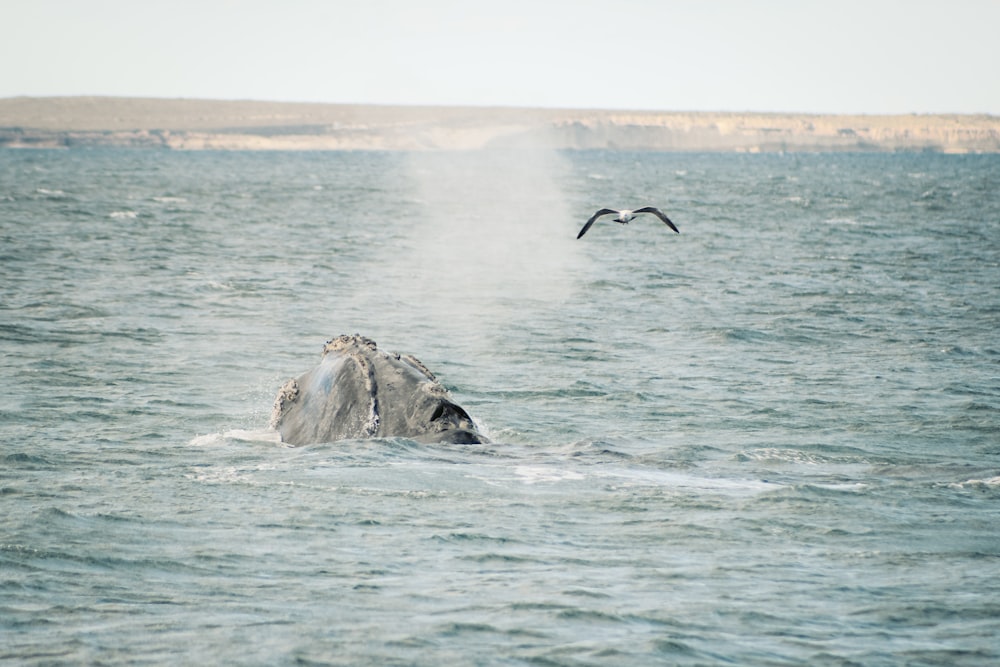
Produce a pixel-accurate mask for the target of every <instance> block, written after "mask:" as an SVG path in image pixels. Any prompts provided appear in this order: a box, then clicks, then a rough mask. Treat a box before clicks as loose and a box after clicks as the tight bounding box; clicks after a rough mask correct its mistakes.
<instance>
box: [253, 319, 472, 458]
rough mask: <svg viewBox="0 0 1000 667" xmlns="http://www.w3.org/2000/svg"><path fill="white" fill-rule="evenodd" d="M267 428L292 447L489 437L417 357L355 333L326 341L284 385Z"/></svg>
mask: <svg viewBox="0 0 1000 667" xmlns="http://www.w3.org/2000/svg"><path fill="white" fill-rule="evenodd" d="M271 427H272V428H274V429H275V430H276V431H278V433H279V434H280V435H281V440H282V442H285V443H288V444H291V445H308V444H315V443H321V442H333V441H337V440H348V439H360V438H390V437H403V438H411V439H414V440H418V441H422V442H449V443H459V444H479V443H485V442H488V439H487V438H486V437H485V436H484V435H483V434H482V433H480V431H479V428H478V426H477V425H476V424H475V422H474V421H473V419H472V417H470V416H469V413H468V412H466V411H465V409H463V408H462V407H461V406H460V405H458V404H457V403H455V402H454V400H452V398H451V395H450V394H449V393H448V391H447V389H445V388H444V386H442V385H441V383H439V382H438V381H437V379H436V378H435V377H434V374H433V373H431V372H430V370H428V368H427V367H426V366H424V365H423V364H422V363H421V362H420V361H419V360H417V359H416V358H415V357H413V356H412V355H400V354H395V353H390V352H385V351H383V350H381V349H379V348H378V346H377V345H376V343H375V341H373V340H371V339H370V338H365V337H364V336H361V335H360V334H355V335H353V336H348V335H344V336H339V337H337V338H334V339H332V340H329V341H327V342H326V344H325V345H324V346H323V357H322V359H321V361H320V364H319V365H318V366H316V367H315V368H313V369H312V370H310V371H308V372H306V373H304V374H302V375H300V376H299V377H297V378H295V379H293V380H289V381H288V382H286V383H285V384H284V385H282V387H281V389H279V390H278V395H277V397H276V398H275V400H274V411H273V413H272V415H271Z"/></svg>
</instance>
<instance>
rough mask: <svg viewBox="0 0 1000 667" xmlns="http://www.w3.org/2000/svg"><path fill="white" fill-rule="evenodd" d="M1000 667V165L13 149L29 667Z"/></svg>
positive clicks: (11, 385) (8, 377) (8, 250)
mask: <svg viewBox="0 0 1000 667" xmlns="http://www.w3.org/2000/svg"><path fill="white" fill-rule="evenodd" d="M640 205H654V206H659V207H660V208H662V209H663V210H664V211H665V212H666V213H667V214H668V215H669V216H670V217H671V219H672V220H673V221H674V222H675V223H676V224H677V225H678V227H679V228H680V230H681V233H680V234H674V233H673V232H671V231H670V230H669V229H668V228H667V227H666V226H665V225H663V224H662V223H661V222H660V221H659V220H657V219H656V218H654V217H652V216H648V215H647V216H640V217H639V218H637V219H636V220H634V221H633V222H632V223H631V224H629V225H627V226H621V225H618V224H616V223H614V222H613V221H611V220H610V219H609V218H604V219H602V220H601V221H599V222H598V223H597V224H595V226H594V227H593V228H592V229H591V230H590V231H589V232H588V234H587V235H586V236H585V237H584V238H583V239H581V240H577V239H576V234H577V232H578V231H579V229H580V227H581V226H582V224H583V222H584V221H586V219H587V218H588V217H589V216H590V214H591V213H592V212H593V211H595V210H596V209H598V208H600V207H606V206H607V207H613V208H635V207H638V206H640ZM355 332H357V333H361V334H363V335H366V336H369V337H371V338H373V339H375V340H376V341H378V343H379V345H380V346H381V347H383V348H385V349H387V350H392V351H396V352H402V353H410V354H413V355H415V356H416V357H418V358H419V359H420V360H421V361H423V362H424V363H425V364H426V365H427V366H428V367H429V368H430V369H432V370H433V371H434V372H435V373H436V374H437V376H438V378H439V379H440V380H442V381H443V382H444V383H445V385H446V386H447V387H448V388H449V389H450V390H451V392H452V394H453V396H454V398H455V399H456V400H457V401H458V402H459V403H460V404H461V405H463V406H464V407H465V408H466V409H467V410H468V411H469V412H470V413H471V414H472V415H473V416H474V417H475V418H476V419H477V421H478V422H479V423H480V424H481V425H482V427H483V429H484V430H485V431H486V432H487V433H488V434H489V436H490V437H491V439H492V443H491V444H488V445H472V446H464V445H426V444H418V443H416V442H412V441H408V440H403V439H390V440H371V441H351V442H337V443H328V444H322V445H313V446H306V447H298V448H293V447H287V446H284V445H283V444H281V443H280V442H278V440H277V438H276V437H275V436H274V434H273V433H272V432H270V431H268V427H267V425H268V417H269V414H270V410H271V404H272V400H273V397H274V395H275V393H276V391H277V389H278V387H279V386H280V385H281V383H282V382H283V381H284V380H286V379H287V378H289V377H293V376H295V375H298V374H300V373H302V372H303V371H305V370H307V369H309V368H311V367H312V366H313V365H315V364H316V363H317V362H318V360H319V357H320V352H321V348H322V345H323V343H324V341H325V340H327V339H329V338H331V337H333V336H336V335H339V334H343V333H355ZM998 661H1000V156H995V155H980V156H977V155H965V156H950V155H934V154H893V155H888V154H808V155H806V154H787V155H774V154H772V155H734V154H683V153H676V154H674V153H626V152H611V151H609V152H600V151H599V152H575V153H560V152H551V151H543V150H539V151H514V152H499V151H498V152H459V153H379V152H361V153H349V152H321V153H256V152H232V153H224V152H196V153H174V152H168V151H146V150H139V149H105V150H96V149H95V150H86V149H71V150H65V151H41V150H38V151H15V150H6V151H2V152H0V662H3V663H4V664H24V665H58V664H103V665H133V664H169V665H177V664H240V665H279V664H305V665H362V664H377V665H805V664H808V665H977V666H978V665H987V664H996V663H997V662H998Z"/></svg>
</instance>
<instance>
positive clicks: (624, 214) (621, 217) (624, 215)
mask: <svg viewBox="0 0 1000 667" xmlns="http://www.w3.org/2000/svg"><path fill="white" fill-rule="evenodd" d="M637 213H652V214H653V215H655V216H656V217H657V218H659V219H660V220H662V221H663V222H665V223H667V227H670V229H672V230H674V231H675V232H677V233H678V234H680V233H681V230H679V229H677V227H676V226H675V225H674V223H672V222H670V218H668V217H667V216H665V215H663V211H661V210H660V209H658V208H654V207H652V206H643V207H642V208H637V209H635V210H634V211H628V210H626V211H616V210H614V209H613V208H602V209H601V210H600V211H598V212H597V213H595V214H594V215H592V216H590V220H588V221H587V224H585V225H584V226H583V229H581V230H580V233H579V234H577V235H576V238H580V237H581V236H583V235H584V234H586V233H587V230H588V229H590V226H591V225H592V224H594V221H595V220H597V219H598V218H599V217H601V216H602V215H615V216H617V217H616V218H615V222H620V223H621V224H623V225H627V224H628V223H629V222H631V221H632V220H635V216H636V214H637Z"/></svg>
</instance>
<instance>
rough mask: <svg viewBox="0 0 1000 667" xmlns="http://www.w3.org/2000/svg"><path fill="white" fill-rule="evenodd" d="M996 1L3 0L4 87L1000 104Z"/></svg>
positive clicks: (777, 104) (461, 100)
mask: <svg viewBox="0 0 1000 667" xmlns="http://www.w3.org/2000/svg"><path fill="white" fill-rule="evenodd" d="M998 29H1000V0H940V1H931V0H824V1H819V2H817V1H812V0H788V1H784V0H774V1H771V2H768V1H764V0H760V1H757V2H753V1H750V0H689V1H674V2H671V1H669V0H574V1H571V0H483V1H481V2H476V1H475V0H465V1H458V0H455V1H449V0H350V1H348V0H331V1H326V2H323V1H320V0H274V1H271V2H265V1H263V0H169V1H168V2H167V1H159V0H0V97H11V96H16V95H34V96H41V95H124V96H149V97H188V98H218V99H256V100H278V101H303V102H306V101H308V102H359V103H387V104H397V103H401V104H472V105H505V106H532V107H590V108H612V109H620V108H624V109H656V110H672V111H684V110H692V111H789V112H818V113H855V112H861V113H911V112H916V113H945V112H958V113H991V114H998V115H1000V39H998V37H997V34H998Z"/></svg>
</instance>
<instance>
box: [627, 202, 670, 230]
mask: <svg viewBox="0 0 1000 667" xmlns="http://www.w3.org/2000/svg"><path fill="white" fill-rule="evenodd" d="M632 212H633V213H652V214H653V215H655V216H656V217H657V218H659V219H660V220H662V221H663V222H665V223H667V227H670V229H672V230H674V231H675V232H677V233H678V234H680V233H681V230H679V229H677V226H676V225H675V224H674V223H672V222H670V218H668V217H667V216H665V215H663V211H661V210H660V209H658V208H656V207H653V206H643V207H642V208H637V209H635V210H634V211H632Z"/></svg>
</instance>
